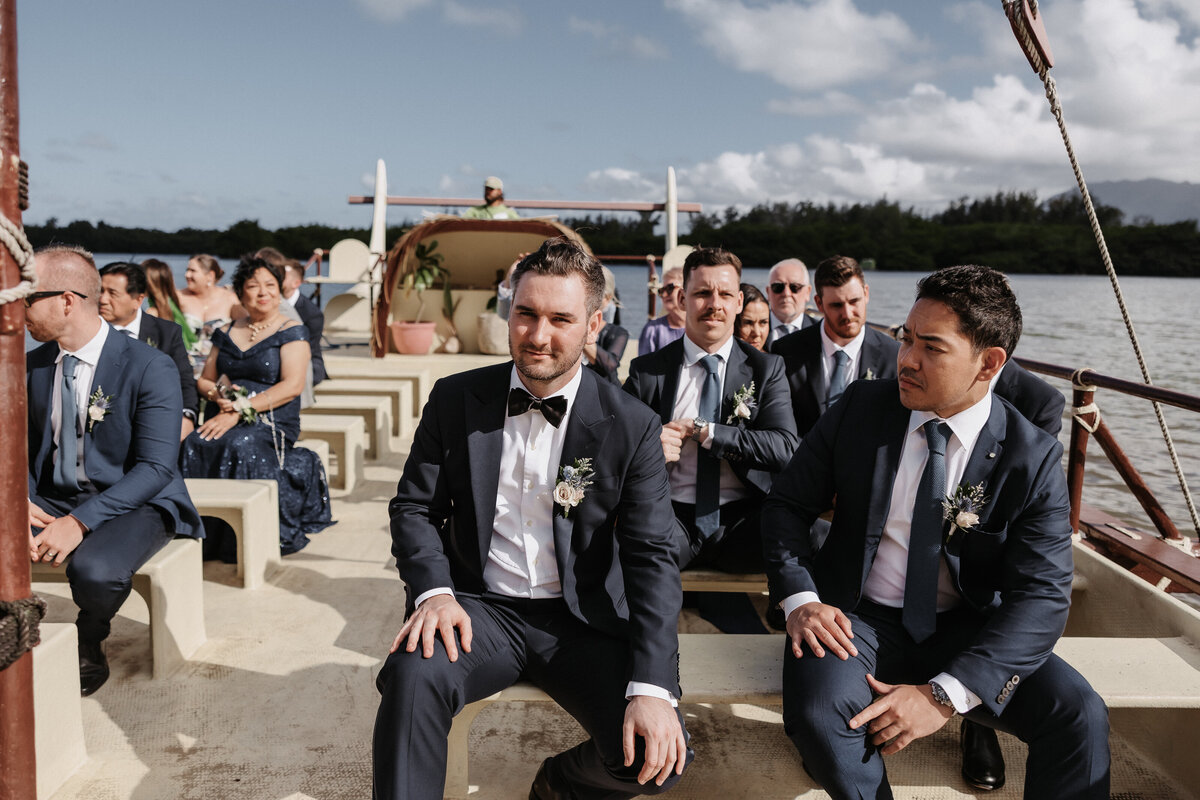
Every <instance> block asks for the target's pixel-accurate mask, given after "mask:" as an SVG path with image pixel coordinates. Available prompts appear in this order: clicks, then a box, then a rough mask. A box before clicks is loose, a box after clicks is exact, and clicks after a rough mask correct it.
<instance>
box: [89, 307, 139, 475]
mask: <svg viewBox="0 0 1200 800" xmlns="http://www.w3.org/2000/svg"><path fill="white" fill-rule="evenodd" d="M130 341H131V340H130V339H129V337H127V336H126V335H125V334H123V333H119V332H117V330H116V329H113V328H110V329H109V331H108V337H107V338H106V339H105V340H104V348H103V349H102V350H101V351H100V358H99V359H97V361H96V371H95V372H94V373H93V375H92V385H91V386H89V387H88V394H87V396H88V398H89V400H88V405H89V406H90V405H91V400H90V398H91V396H92V395H93V394H95V393H96V392H97V391H99V392H100V393H101V394H103V395H104V396H106V397H114V398H115V397H116V396H117V394H118V391H117V390H118V388H119V387H120V386H122V385H123V384H122V381H121V374H122V372H123V371H124V369H125V362H126V361H127V360H128V359H127V358H126V355H125V352H126V350H127V349H128V348H129V346H130ZM129 402H132V399H131V400H130V401H129ZM129 413H130V415H131V416H132V414H133V413H134V409H130V410H129ZM89 428H91V430H89ZM94 430H95V426H94V425H88V424H87V423H86V414H85V423H84V426H83V443H84V444H83V446H84V448H86V449H85V451H84V452H85V453H87V452H88V450H90V448H91V446H92V432H93V431H94ZM84 463H85V464H87V465H88V466H91V465H93V464H95V459H93V458H85V461H84ZM89 472H90V470H89Z"/></svg>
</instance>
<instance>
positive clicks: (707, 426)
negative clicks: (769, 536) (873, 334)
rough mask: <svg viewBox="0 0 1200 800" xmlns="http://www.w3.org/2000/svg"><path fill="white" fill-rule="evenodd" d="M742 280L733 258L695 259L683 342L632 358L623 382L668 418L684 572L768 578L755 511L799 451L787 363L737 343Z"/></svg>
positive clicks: (689, 264)
mask: <svg viewBox="0 0 1200 800" xmlns="http://www.w3.org/2000/svg"><path fill="white" fill-rule="evenodd" d="M741 274H742V262H741V261H740V260H739V259H738V257H737V256H735V255H734V254H733V253H730V252H728V251H725V250H722V249H720V248H715V247H712V248H707V247H701V248H698V249H696V250H694V251H692V252H691V253H690V254H689V255H688V257H687V260H686V261H684V264H683V305H684V309H685V321H684V336H683V338H682V339H679V340H677V341H674V342H671V343H670V344H668V345H666V346H665V347H663V348H662V349H661V350H657V351H655V352H653V353H649V354H647V355H644V356H640V357H638V358H636V359H634V361H633V363H632V364H631V365H630V367H629V378H628V380H626V382H625V391H627V392H629V393H630V394H632V395H634V396H635V397H638V398H640V399H641V401H642V402H643V403H645V404H646V405H648V406H650V408H652V409H654V411H656V412H657V413H658V415H659V417H660V418H661V419H662V423H663V427H662V436H661V441H662V451H663V457H664V458H665V460H666V463H667V472H668V475H669V476H670V480H671V502H672V506H673V507H674V510H675V517H676V520H677V521H678V524H679V527H678V530H677V536H678V539H679V552H680V555H679V562H680V567H681V568H683V567H686V566H689V565H693V566H699V565H711V566H713V567H716V568H718V569H722V570H725V571H728V572H760V571H762V540H761V537H760V536H759V514H758V508H759V505H760V503H761V501H762V498H763V497H765V496H766V493H767V492H768V491H770V488H771V479H772V477H773V476H774V474H775V473H777V472H778V471H779V470H781V469H783V467H784V465H785V464H787V461H788V459H789V458H791V455H792V451H793V450H795V448H796V443H797V437H796V425H795V422H794V421H793V419H792V407H791V398H790V397H789V395H788V386H787V380H786V378H785V377H784V374H783V361H782V359H780V358H779V357H778V356H773V355H770V354H767V353H763V352H761V351H759V350H756V349H755V348H753V347H751V346H750V345H748V344H746V343H745V342H743V341H741V340H739V339H735V338H734V336H733V326H734V320H735V318H736V317H737V314H738V312H739V311H741V308H742V291H741V286H740V284H741Z"/></svg>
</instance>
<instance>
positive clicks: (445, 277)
mask: <svg viewBox="0 0 1200 800" xmlns="http://www.w3.org/2000/svg"><path fill="white" fill-rule="evenodd" d="M437 245H438V243H437V239H431V240H429V243H428V244H426V243H425V242H421V243H419V244H418V245H417V249H416V251H415V252H414V253H413V255H414V257H415V258H416V260H417V266H416V269H414V270H413V271H412V272H410V273H408V274H407V275H405V276H404V296H405V297H408V295H409V294H410V293H411V292H412V291H413V290H416V292H417V298H418V300H419V301H420V303H419V305H418V306H417V316H416V319H415V320H414V321H415V322H420V321H421V315H422V314H424V313H425V290H426V289H428V288H430V287H432V286H433V284H435V283H437V282H438V281H439V280H440V281H442V287H443V289H442V291H443V309H442V313H443V314H446V315H447V318H448V319H452V318H453V315H454V309H455V306H456V304H455V303H454V301H453V298H452V297H451V296H450V270H448V269H446V267H444V266H442V262H443V261H445V258H446V257H445V256H444V255H442V254H441V253H438V252H435V251H436V250H437ZM447 312H449V313H447Z"/></svg>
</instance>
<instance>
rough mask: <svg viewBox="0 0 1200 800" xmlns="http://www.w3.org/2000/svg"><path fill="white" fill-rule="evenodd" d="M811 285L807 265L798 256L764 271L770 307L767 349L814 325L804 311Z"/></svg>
mask: <svg viewBox="0 0 1200 800" xmlns="http://www.w3.org/2000/svg"><path fill="white" fill-rule="evenodd" d="M811 292H812V287H811V286H809V284H808V267H806V266H804V262H803V261H801V260H800V259H798V258H785V259H784V260H783V261H780V262H779V263H778V264H776V265H775V266H773V267H771V271H770V272H769V273H767V305H769V306H770V307H771V317H772V318H773V321H772V323H771V333H770V335H768V336H767V351H768V352H770V350H771V345H773V344H775V340H776V339H782V338H783V337H784V336H787V335H788V334H789V333H795V332H796V331H798V330H800V329H801V328H807V327H808V326H809V325H812V324H813V318H812V317H810V316H808V315H807V314H805V313H804V308H805V306H807V305H808V296H809V294H810V293H811Z"/></svg>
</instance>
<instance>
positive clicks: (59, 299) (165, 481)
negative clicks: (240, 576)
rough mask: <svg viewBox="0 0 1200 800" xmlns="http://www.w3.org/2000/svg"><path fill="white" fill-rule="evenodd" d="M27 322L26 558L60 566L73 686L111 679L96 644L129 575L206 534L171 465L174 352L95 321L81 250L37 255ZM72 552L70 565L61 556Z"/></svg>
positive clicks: (86, 688)
mask: <svg viewBox="0 0 1200 800" xmlns="http://www.w3.org/2000/svg"><path fill="white" fill-rule="evenodd" d="M35 269H36V270H37V277H38V291H36V292H34V293H33V294H31V295H29V296H28V297H26V298H25V325H26V327H27V328H28V329H29V334H30V335H31V336H32V337H33V338H34V339H36V340H37V341H39V342H44V343H45V344H43V345H42V346H41V347H38V348H36V349H34V350H31V351H30V352H28V353H27V354H26V356H25V368H26V381H25V390H26V393H27V396H28V399H29V426H28V432H27V436H28V439H29V472H28V478H29V481H28V483H29V527H30V538H29V555H30V558H31V559H32V560H33V561H39V560H40V561H44V562H49V563H51V564H53V565H54V566H56V567H57V566H62V565H63V564H64V562H65V563H66V573H67V579H68V581H70V584H71V597H72V598H73V599H74V600H75V604H76V605H77V606H79V616H78V618H77V619H76V621H75V625H76V627H77V628H78V630H79V681H80V688H81V690H82V693H83V694H84V695H85V696H86V695H90V694H92V693H93V692H95V691H96V690H97V689H99V688H100V687H101V686H102V685H103V684H104V682H105V681H106V680H107V679H108V674H109V671H108V660H107V658H106V657H105V654H104V648H103V642H104V640H105V639H106V638H107V637H108V633H109V630H110V624H111V621H112V618H113V616H114V615H115V614H116V613H117V610H118V609H119V608H120V607H121V604H122V603H124V602H125V599H126V598H127V597H128V596H129V592H130V590H131V589H132V586H133V574H134V573H135V572H136V571H137V569H138V568H139V567H140V566H141V565H142V564H144V563H145V562H146V561H147V560H149V558H150V557H151V556H153V555H154V554H155V552H157V551H158V550H159V549H161V548H162V547H164V546H165V545H166V544H167V542H168V541H170V540H171V538H172V536H174V535H176V534H179V535H182V536H197V537H198V536H202V535H203V529H202V528H201V526H200V517H199V515H198V514H197V513H196V509H195V506H193V505H192V501H191V499H190V498H189V497H188V494H187V489H186V488H185V486H184V483H183V478H182V476H181V475H180V474H179V467H178V464H177V461H178V456H179V439H178V438H177V437H176V435H175V430H177V427H178V425H179V417H180V411H181V408H182V403H181V400H180V391H179V381H178V379H177V377H176V371H175V368H174V367H173V366H172V364H171V359H169V358H167V356H165V355H163V354H162V353H160V352H159V351H158V350H155V349H154V348H151V347H146V346H145V345H143V344H139V343H137V342H135V341H132V340H131V339H130V338H129V337H126V336H122V335H121V334H119V333H117V332H116V331H115V330H114V329H113V328H112V327H110V326H109V325H107V324H105V322H104V320H102V319H101V318H100V313H99V308H98V304H97V299H96V298H97V297H98V296H99V295H100V276H99V275H98V274H97V272H96V264H95V262H94V261H93V260H92V256H91V254H90V253H88V252H87V251H86V250H83V249H81V248H76V247H70V246H66V245H60V246H54V247H49V248H46V249H45V250H42V251H40V252H39V253H38V254H37V256H36V260H35ZM68 556H70V560H69V561H68V560H67V557H68Z"/></svg>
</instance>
